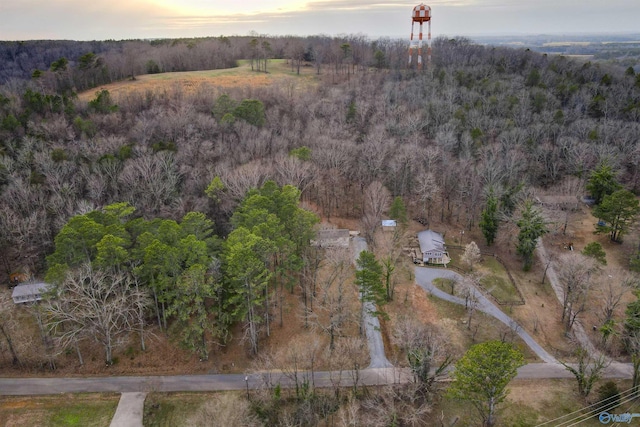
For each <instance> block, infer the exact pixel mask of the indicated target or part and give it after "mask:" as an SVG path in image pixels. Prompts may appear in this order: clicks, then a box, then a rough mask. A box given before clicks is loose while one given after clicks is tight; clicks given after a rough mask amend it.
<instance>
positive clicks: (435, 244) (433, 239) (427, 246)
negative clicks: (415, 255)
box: [418, 230, 445, 253]
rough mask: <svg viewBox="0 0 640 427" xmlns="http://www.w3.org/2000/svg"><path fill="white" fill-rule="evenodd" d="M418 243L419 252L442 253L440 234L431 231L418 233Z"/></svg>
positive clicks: (442, 239)
mask: <svg viewBox="0 0 640 427" xmlns="http://www.w3.org/2000/svg"><path fill="white" fill-rule="evenodd" d="M418 242H419V243H420V252H422V253H424V252H429V251H433V250H439V251H444V250H445V247H444V238H443V237H442V234H440V233H436V232H435V231H433V230H425V231H421V232H419V233H418Z"/></svg>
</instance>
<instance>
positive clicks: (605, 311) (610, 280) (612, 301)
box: [598, 270, 640, 324]
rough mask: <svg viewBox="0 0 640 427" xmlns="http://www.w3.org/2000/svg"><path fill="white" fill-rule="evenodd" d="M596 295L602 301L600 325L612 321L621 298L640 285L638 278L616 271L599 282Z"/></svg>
mask: <svg viewBox="0 0 640 427" xmlns="http://www.w3.org/2000/svg"><path fill="white" fill-rule="evenodd" d="M599 282H600V283H599V286H598V293H599V294H600V296H601V298H600V301H602V313H601V317H602V324H605V323H607V322H609V321H611V320H613V315H614V313H615V311H616V309H617V308H618V306H619V305H620V302H621V301H622V298H623V297H624V296H625V295H626V294H627V293H629V292H630V291H631V290H632V289H634V288H637V287H638V285H639V284H640V282H639V280H638V277H636V276H634V275H632V274H630V273H629V272H625V271H622V270H618V271H615V272H613V274H608V275H607V277H602V280H600V281H599Z"/></svg>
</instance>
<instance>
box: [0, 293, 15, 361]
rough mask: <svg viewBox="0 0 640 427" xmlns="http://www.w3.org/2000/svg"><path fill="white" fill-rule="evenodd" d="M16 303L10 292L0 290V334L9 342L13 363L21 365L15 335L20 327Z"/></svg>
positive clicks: (8, 347) (8, 346)
mask: <svg viewBox="0 0 640 427" xmlns="http://www.w3.org/2000/svg"><path fill="white" fill-rule="evenodd" d="M14 310H15V304H14V303H13V301H12V300H11V298H10V297H9V294H8V292H0V335H2V338H4V341H5V343H6V344H7V349H8V350H9V353H10V354H11V363H13V364H14V365H20V358H19V357H18V352H17V351H16V346H15V344H14V341H13V335H14V333H15V332H16V329H17V327H18V322H17V321H16V319H15V317H14V313H13V312H14Z"/></svg>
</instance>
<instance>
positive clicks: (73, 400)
mask: <svg viewBox="0 0 640 427" xmlns="http://www.w3.org/2000/svg"><path fill="white" fill-rule="evenodd" d="M119 400H120V395H119V394H116V393H108V394H107V393H104V394H101V393H94V394H62V395H52V396H30V397H24V396H19V397H18V396H6V397H2V398H1V399H0V425H2V426H7V427H9V426H16V427H18V426H19V427H63V426H78V427H102V426H108V425H109V424H110V423H111V418H113V415H114V414H115V411H116V408H117V406H118V401H119Z"/></svg>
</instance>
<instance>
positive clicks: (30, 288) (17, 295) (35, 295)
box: [11, 282, 51, 304]
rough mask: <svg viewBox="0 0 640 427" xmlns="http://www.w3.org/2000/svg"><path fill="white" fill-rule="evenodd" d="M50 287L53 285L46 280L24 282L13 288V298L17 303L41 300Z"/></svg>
mask: <svg viewBox="0 0 640 427" xmlns="http://www.w3.org/2000/svg"><path fill="white" fill-rule="evenodd" d="M50 287H51V285H49V284H48V283H44V282H38V283H23V284H21V285H18V286H16V287H15V288H13V293H12V294H11V298H13V302H14V303H16V304H22V303H25V302H34V301H40V300H41V299H42V295H43V294H44V293H46V292H47V291H48V290H49V289H50Z"/></svg>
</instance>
